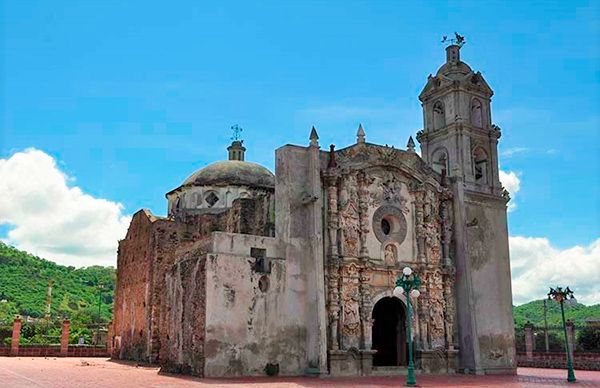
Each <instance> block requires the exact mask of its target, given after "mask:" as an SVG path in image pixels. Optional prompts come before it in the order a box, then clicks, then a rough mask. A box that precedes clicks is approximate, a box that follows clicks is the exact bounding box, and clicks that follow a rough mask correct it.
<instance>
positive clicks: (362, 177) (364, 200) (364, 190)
mask: <svg viewBox="0 0 600 388" xmlns="http://www.w3.org/2000/svg"><path fill="white" fill-rule="evenodd" d="M356 178H357V181H358V210H359V220H360V223H359V224H360V256H361V257H363V258H366V257H367V256H368V255H369V250H368V249H367V236H368V235H369V185H370V184H371V182H372V179H371V178H370V177H369V176H368V175H367V174H366V173H365V172H364V170H361V171H359V172H358V173H357V174H356Z"/></svg>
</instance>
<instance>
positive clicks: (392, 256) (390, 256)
mask: <svg viewBox="0 0 600 388" xmlns="http://www.w3.org/2000/svg"><path fill="white" fill-rule="evenodd" d="M383 257H384V261H385V264H386V265H390V266H392V265H396V262H397V261H398V253H397V251H396V246H395V245H394V244H388V245H386V246H385V249H384V253H383Z"/></svg>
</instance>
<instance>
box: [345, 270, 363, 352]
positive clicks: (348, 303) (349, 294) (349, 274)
mask: <svg viewBox="0 0 600 388" xmlns="http://www.w3.org/2000/svg"><path fill="white" fill-rule="evenodd" d="M342 274H343V275H342V276H343V279H342V329H341V331H342V334H343V335H344V336H346V337H352V338H347V340H348V342H349V344H348V345H350V346H352V345H353V346H358V340H359V335H360V303H361V297H360V292H359V291H360V289H359V282H360V280H359V272H358V267H357V266H356V265H355V264H350V265H348V266H345V267H344V268H343V270H342Z"/></svg>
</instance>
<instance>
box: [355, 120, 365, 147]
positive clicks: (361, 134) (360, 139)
mask: <svg viewBox="0 0 600 388" xmlns="http://www.w3.org/2000/svg"><path fill="white" fill-rule="evenodd" d="M356 142H357V143H364V142H365V130H364V129H363V126H362V124H358V130H357V131H356Z"/></svg>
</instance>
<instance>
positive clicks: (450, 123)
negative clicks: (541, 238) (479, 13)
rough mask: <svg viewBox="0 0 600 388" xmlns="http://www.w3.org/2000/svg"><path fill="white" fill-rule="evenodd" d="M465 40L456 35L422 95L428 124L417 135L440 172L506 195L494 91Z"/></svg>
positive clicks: (427, 157)
mask: <svg viewBox="0 0 600 388" xmlns="http://www.w3.org/2000/svg"><path fill="white" fill-rule="evenodd" d="M457 37H460V35H458V36H457ZM461 38H462V37H461ZM463 43H464V39H463V40H458V39H457V40H454V39H453V40H452V44H450V45H449V46H448V47H446V62H445V63H444V64H443V65H442V66H441V67H440V68H439V70H438V71H437V73H436V75H435V76H432V75H429V77H428V79H427V84H426V85H425V88H424V89H423V91H422V92H421V94H420V95H419V100H421V103H422V106H423V119H424V128H423V130H422V131H419V133H418V134H417V140H418V141H419V143H421V150H422V157H423V159H424V160H425V161H426V162H427V163H428V164H429V165H430V166H431V167H432V168H433V169H434V170H436V171H437V172H439V173H441V172H442V170H446V174H447V175H448V176H461V177H462V178H463V180H464V182H465V184H466V186H467V188H468V189H470V190H473V191H478V192H484V193H489V194H496V195H500V194H501V193H502V186H501V185H500V181H499V178H498V139H499V138H500V129H499V128H498V127H497V126H495V125H493V124H492V116H491V109H490V102H491V97H492V95H493V94H494V92H493V91H492V89H491V88H490V87H489V85H488V84H487V82H486V81H485V80H484V79H483V76H482V75H481V73H480V72H474V71H473V70H472V69H471V68H470V67H469V65H467V64H466V63H464V62H462V61H461V59H460V50H461V47H462V44H463Z"/></svg>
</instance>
